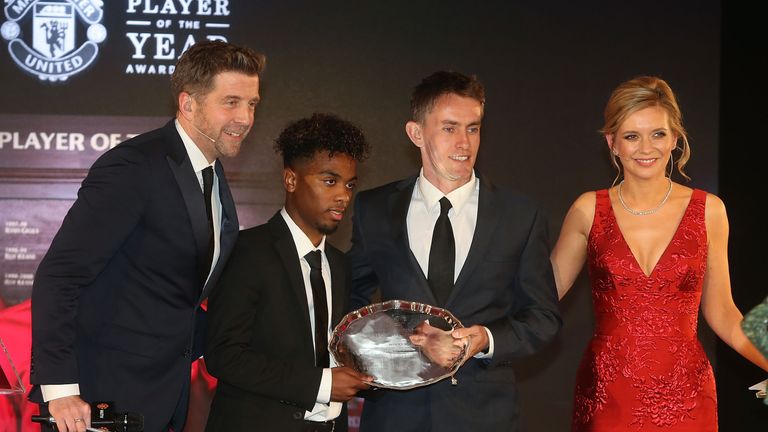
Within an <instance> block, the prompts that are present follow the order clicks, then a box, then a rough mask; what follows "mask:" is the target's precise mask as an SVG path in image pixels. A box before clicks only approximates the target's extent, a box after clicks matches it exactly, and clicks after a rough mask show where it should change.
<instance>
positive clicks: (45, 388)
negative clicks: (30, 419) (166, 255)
mask: <svg viewBox="0 0 768 432" xmlns="http://www.w3.org/2000/svg"><path fill="white" fill-rule="evenodd" d="M175 123H176V131H178V132H179V135H180V136H181V141H182V142H184V148H185V149H186V150H187V156H189V160H190V162H192V169H193V170H194V171H195V175H196V176H197V182H198V183H199V184H200V192H201V193H202V192H203V169H204V168H206V167H208V166H210V167H212V168H213V191H212V192H211V210H212V213H213V220H214V221H215V223H214V224H213V240H214V249H213V260H212V261H211V268H210V269H209V270H208V277H210V276H211V272H212V271H213V267H214V266H215V264H216V261H217V260H218V259H219V255H220V254H221V239H220V237H221V214H222V210H221V198H219V177H218V175H216V167H215V164H216V162H215V161H214V162H213V163H208V159H206V157H205V155H203V152H202V151H200V149H199V148H198V147H197V145H195V143H194V141H192V138H190V137H189V135H188V134H187V133H186V132H185V131H184V128H182V127H181V125H180V124H179V121H178V120H176V122H175ZM207 282H208V278H206V283H207ZM203 286H205V285H203ZM202 289H203V287H202V286H201V287H200V290H201V291H202ZM40 392H41V393H42V394H43V401H45V402H48V401H51V400H53V399H59V398H62V397H66V396H75V395H79V394H80V386H79V385H78V384H77V383H75V384H47V385H41V386H40Z"/></svg>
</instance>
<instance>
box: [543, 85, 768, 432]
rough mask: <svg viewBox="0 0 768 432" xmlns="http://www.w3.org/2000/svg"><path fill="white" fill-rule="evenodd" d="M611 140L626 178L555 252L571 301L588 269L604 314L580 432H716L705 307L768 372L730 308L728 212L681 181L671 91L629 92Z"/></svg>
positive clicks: (598, 197)
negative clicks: (703, 336)
mask: <svg viewBox="0 0 768 432" xmlns="http://www.w3.org/2000/svg"><path fill="white" fill-rule="evenodd" d="M600 132H601V133H602V134H603V135H604V136H605V139H606V141H607V144H608V149H609V150H610V152H611V158H612V160H613V163H614V165H615V167H616V168H617V169H618V171H619V174H618V176H617V177H616V181H614V186H612V187H611V188H609V189H605V190H600V191H596V192H587V193H584V194H582V195H581V196H580V197H579V198H578V199H576V201H575V202H574V203H573V205H572V206H571V208H570V210H569V211H568V214H567V216H566V218H565V221H564V222H563V227H562V230H561V232H560V238H559V239H558V241H557V245H556V246H555V248H554V250H553V252H552V265H553V268H554V272H555V280H556V282H557V289H558V293H559V295H560V297H561V298H562V297H563V295H565V294H566V292H567V291H568V290H569V289H570V287H571V286H572V285H573V282H574V280H575V279H576V277H577V276H578V274H579V272H580V271H581V268H582V267H583V265H584V263H585V262H587V263H588V268H589V276H590V281H591V285H592V299H593V304H594V311H595V331H594V336H593V338H592V341H591V342H590V344H589V346H588V347H587V350H586V352H585V354H584V357H583V359H582V362H581V365H580V368H579V372H578V375H577V380H576V390H575V399H574V412H573V419H572V430H573V431H578V432H587V431H601V432H603V431H665V432H666V431H691V432H693V431H695V432H709V431H716V430H717V400H716V393H715V380H714V377H713V375H712V368H711V366H710V364H709V361H708V360H707V357H706V355H705V353H704V351H703V349H702V347H701V345H700V343H699V341H698V338H697V335H696V326H697V319H698V311H699V305H701V310H702V312H703V316H704V318H705V319H706V321H707V323H708V324H709V325H710V327H711V328H712V329H713V330H714V332H715V333H716V334H717V335H718V336H719V337H720V338H721V339H723V341H725V342H726V343H727V344H728V345H730V346H731V347H733V349H735V350H736V351H738V352H739V353H740V354H741V355H743V356H744V357H746V358H747V359H749V360H751V361H752V362H754V363H755V364H757V365H759V366H760V367H762V368H763V369H765V370H768V360H766V359H765V358H764V357H763V356H762V355H761V354H760V353H759V352H758V351H757V349H756V348H755V347H754V346H753V345H752V343H751V342H750V341H749V339H747V337H746V336H745V335H744V332H743V331H742V330H741V327H740V325H739V324H740V322H741V319H742V314H741V313H740V312H739V310H738V309H737V308H736V306H735V304H734V303H733V298H732V296H731V286H730V277H729V274H728V256H727V243H728V219H727V216H726V212H725V206H724V205H723V202H722V201H721V200H720V199H719V198H718V197H716V196H715V195H712V194H709V193H707V192H705V191H702V190H699V189H691V188H688V187H686V186H683V185H681V184H678V183H675V182H673V181H672V180H671V178H670V177H671V173H672V167H673V165H676V167H677V170H678V172H679V173H680V174H681V175H682V176H683V177H685V178H686V179H687V178H688V177H687V176H686V175H685V173H684V171H683V168H684V167H685V164H686V162H687V161H688V158H689V156H690V147H689V145H688V139H687V137H686V132H685V129H684V128H683V125H682V116H681V114H680V109H679V107H678V105H677V101H676V99H675V96H674V93H673V92H672V90H671V89H670V88H669V86H668V85H667V83H666V82H665V81H664V80H662V79H659V78H655V77H639V78H635V79H633V80H630V81H627V82H625V83H623V84H621V85H619V86H618V87H617V88H616V89H615V90H614V91H613V93H612V94H611V97H610V99H609V100H608V104H607V105H606V108H605V124H604V126H603V128H602V130H601V131H600ZM673 156H674V157H673ZM619 180H620V181H619Z"/></svg>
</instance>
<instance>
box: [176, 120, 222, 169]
mask: <svg viewBox="0 0 768 432" xmlns="http://www.w3.org/2000/svg"><path fill="white" fill-rule="evenodd" d="M174 122H175V123H176V131H177V132H179V136H181V141H182V142H183V143H184V148H185V149H187V154H188V155H189V161H190V162H192V169H193V170H194V171H195V172H200V171H202V170H203V168H206V167H209V166H211V167H212V166H214V164H215V163H216V161H213V163H208V159H206V157H205V155H204V154H203V152H202V151H200V149H199V148H198V147H197V145H196V144H195V142H194V141H192V138H190V136H189V135H188V134H187V131H185V130H184V128H183V127H181V124H180V123H179V120H178V119H177V120H175V121H174Z"/></svg>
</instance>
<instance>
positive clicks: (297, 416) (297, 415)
mask: <svg viewBox="0 0 768 432" xmlns="http://www.w3.org/2000/svg"><path fill="white" fill-rule="evenodd" d="M293 418H294V420H301V419H303V418H304V413H303V412H301V411H295V412H294V413H293Z"/></svg>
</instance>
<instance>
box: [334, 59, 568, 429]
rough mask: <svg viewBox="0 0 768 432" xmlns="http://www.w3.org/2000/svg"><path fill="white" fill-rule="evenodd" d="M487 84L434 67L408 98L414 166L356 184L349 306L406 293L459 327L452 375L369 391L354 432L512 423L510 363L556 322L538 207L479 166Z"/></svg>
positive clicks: (540, 341)
mask: <svg viewBox="0 0 768 432" xmlns="http://www.w3.org/2000/svg"><path fill="white" fill-rule="evenodd" d="M484 105H485V90H484V88H483V86H482V84H481V83H480V82H479V81H478V80H477V79H476V78H474V77H469V76H466V75H463V74H460V73H456V72H436V73H434V74H432V75H430V76H429V77H427V78H425V79H424V80H423V81H422V82H421V83H420V84H419V85H418V86H417V87H416V89H415V90H414V92H413V95H412V97H411V119H410V121H408V122H407V123H406V125H405V131H406V133H407V134H408V137H409V138H410V139H411V141H412V142H413V144H414V145H416V147H418V148H419V152H420V153H421V163H422V169H421V171H420V173H419V174H418V175H415V176H412V177H409V178H407V179H404V180H400V181H396V182H394V183H390V184H387V185H384V186H381V187H378V188H375V189H372V190H369V191H365V192H361V193H360V194H359V195H358V197H357V199H356V201H355V208H354V216H353V228H352V249H351V250H350V251H349V256H350V258H351V262H352V301H353V307H359V306H362V305H365V304H367V303H368V302H370V301H371V299H372V298H376V296H374V293H375V292H376V291H377V290H378V292H379V295H378V297H380V298H381V300H383V301H386V300H393V299H402V300H410V301H416V302H421V303H427V304H432V305H436V306H440V307H444V308H447V309H448V310H450V311H451V312H453V314H454V315H456V317H457V318H458V319H459V320H460V321H461V322H462V323H463V324H464V325H465V326H466V328H463V329H459V330H456V331H454V333H453V336H454V337H455V338H456V339H463V338H467V337H468V338H470V340H471V346H470V353H469V356H470V358H469V360H467V362H466V363H464V365H463V366H462V367H461V368H460V369H459V371H458V372H457V373H456V375H455V378H456V379H457V381H458V382H457V383H456V385H452V383H451V381H449V380H443V381H440V382H438V383H435V384H432V385H430V386H426V387H422V388H417V389H413V390H408V391H391V390H379V391H376V392H369V394H368V395H366V399H365V404H364V405H363V414H362V418H361V424H360V430H361V431H363V432H371V431H374V432H377V431H382V432H386V431H393V430H397V431H399V432H424V431H456V432H465V431H484V432H496V431H498V432H501V431H504V432H509V431H517V430H518V428H519V427H520V422H519V409H518V404H517V399H518V398H517V391H516V389H515V374H514V371H513V369H512V365H513V363H512V361H513V360H515V359H517V358H520V357H523V356H526V355H530V354H532V353H534V352H535V351H537V350H538V349H540V348H541V347H542V346H543V345H544V344H545V343H546V342H547V341H549V340H550V339H551V338H552V337H553V336H554V335H555V333H556V332H557V330H558V329H559V328H560V326H561V321H560V316H559V313H558V308H557V292H556V291H555V281H554V278H553V276H552V266H551V265H550V262H549V242H548V241H547V236H546V230H545V222H544V218H543V216H542V214H541V211H539V209H538V208H537V207H536V206H535V205H534V204H533V203H532V202H531V201H530V200H528V199H526V198H524V197H523V196H521V195H518V194H515V193H512V192H507V191H504V190H501V189H499V188H497V187H496V186H494V185H493V184H492V183H491V182H490V180H489V179H488V178H487V177H485V176H483V175H479V174H478V173H477V172H476V171H475V169H474V165H475V160H476V158H477V151H478V149H479V147H480V128H481V124H482V119H483V111H484Z"/></svg>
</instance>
